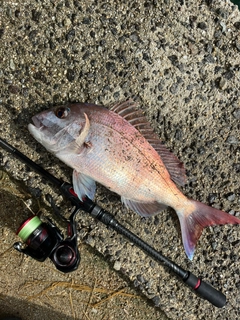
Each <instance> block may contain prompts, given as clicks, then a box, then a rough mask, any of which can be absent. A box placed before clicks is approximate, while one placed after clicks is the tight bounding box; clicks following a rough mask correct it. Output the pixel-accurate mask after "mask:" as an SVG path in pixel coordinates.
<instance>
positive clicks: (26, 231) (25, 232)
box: [18, 216, 42, 242]
mask: <svg viewBox="0 0 240 320" xmlns="http://www.w3.org/2000/svg"><path fill="white" fill-rule="evenodd" d="M41 224H42V221H41V220H40V219H39V218H38V217H37V216H34V217H32V218H31V219H30V220H29V221H26V222H25V223H24V224H23V226H22V228H21V230H20V231H19V232H18V236H19V237H20V238H21V239H22V241H23V242H26V241H27V239H28V237H29V236H30V235H31V234H32V233H33V231H34V230H36V229H37V228H38V227H39V226H40V225H41Z"/></svg>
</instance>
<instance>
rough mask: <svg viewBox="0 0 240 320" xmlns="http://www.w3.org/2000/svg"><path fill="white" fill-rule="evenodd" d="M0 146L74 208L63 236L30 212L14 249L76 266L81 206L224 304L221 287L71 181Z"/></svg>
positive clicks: (0, 143) (63, 267)
mask: <svg viewBox="0 0 240 320" xmlns="http://www.w3.org/2000/svg"><path fill="white" fill-rule="evenodd" d="M0 146H1V147H2V148H3V149H5V150H6V151H8V152H10V153H11V154H13V155H14V156H15V157H17V158H19V159H20V160H21V161H22V162H24V163H25V164H27V165H28V166H29V167H30V168H32V169H34V170H35V171H36V172H38V173H39V174H40V175H42V176H43V177H45V178H46V179H47V180H49V181H50V182H51V183H52V184H53V185H55V186H56V187H58V188H59V189H60V191H61V193H62V194H63V195H64V196H65V198H66V199H68V200H70V201H71V203H72V205H73V206H74V208H75V209H74V210H73V212H72V214H71V216H70V218H69V219H68V220H67V219H65V218H63V219H64V220H66V221H67V223H68V228H67V229H68V236H67V238H66V239H64V237H63V235H62V234H61V232H60V230H59V229H58V228H57V227H56V226H55V225H54V224H53V223H52V221H51V220H48V222H46V223H44V222H42V221H41V220H40V219H39V218H38V217H37V216H33V217H30V218H29V219H27V220H26V221H25V222H24V223H23V224H22V225H21V226H20V227H19V229H18V231H17V234H18V235H19V237H20V238H21V239H22V241H23V242H24V243H25V245H27V247H25V248H23V244H22V243H21V242H17V243H15V244H14V247H15V249H17V250H18V251H20V252H22V253H24V254H27V255H29V256H31V257H33V258H34V259H36V260H38V261H44V260H45V259H46V258H47V257H49V258H50V259H51V260H52V262H53V263H54V264H55V266H56V268H57V269H59V270H60V271H62V272H71V271H73V270H76V269H77V267H78V265H79V262H80V254H79V251H78V247H77V231H76V230H77V229H76V223H75V217H76V214H77V213H78V211H79V210H83V211H85V212H87V213H89V214H90V215H91V216H92V217H93V218H95V219H97V220H99V221H101V222H102V223H103V224H105V225H106V226H107V227H111V228H112V229H113V230H115V231H117V232H118V233H120V234H122V235H123V236H125V237H126V238H127V239H128V240H129V241H131V242H132V243H134V244H135V245H136V246H138V247H139V248H140V249H142V250H143V251H145V252H146V253H147V254H148V255H149V256H151V257H152V258H154V259H155V260H156V261H157V262H160V263H162V264H163V265H164V266H166V267H167V268H168V269H169V270H170V271H172V272H174V273H175V274H176V275H178V276H179V277H180V278H181V279H182V280H183V282H185V283H186V284H187V285H188V286H190V287H191V288H192V289H193V290H194V292H196V293H197V294H198V295H199V296H200V297H201V298H203V299H206V300H208V301H209V302H210V303H211V304H213V305H214V306H216V307H218V308H222V307H223V306H225V304H226V296H225V295H224V294H223V293H222V292H221V291H218V290H216V289H215V288H213V287H212V286H211V285H210V284H208V283H206V282H204V281H203V280H202V279H201V278H199V277H197V276H195V275H194V274H193V273H191V272H190V271H188V270H184V269H183V268H182V267H180V266H179V265H177V264H176V263H174V262H173V261H171V260H170V259H168V258H167V257H165V256H163V255H162V254H161V253H160V252H159V251H156V250H155V249H154V248H153V247H151V246H150V245H148V244H147V243H146V242H144V241H143V240H142V239H140V238H139V237H138V236H136V235H135V234H134V233H132V232H131V231H130V230H128V229H127V228H125V227H124V226H123V225H121V224H120V223H119V222H118V221H117V220H116V219H115V218H114V217H113V215H112V214H110V213H109V212H108V211H106V210H104V209H103V208H101V207H100V206H99V205H97V204H96V203H94V202H93V201H92V200H91V199H89V198H88V197H85V198H84V199H83V201H81V200H80V199H79V198H78V196H77V195H76V193H75V192H74V190H73V186H72V185H71V184H70V183H67V182H64V181H62V180H60V179H58V178H56V177H54V176H53V175H52V174H50V173H49V172H47V171H46V170H45V169H43V168H42V167H41V166H39V165H38V164H36V163H35V162H33V161H32V160H31V159H29V158H28V157H27V156H25V155H24V154H23V153H21V152H20V151H18V150H17V149H16V148H14V147H13V146H11V145H10V144H8V143H7V142H6V141H4V140H3V139H1V138H0ZM49 202H50V203H51V205H52V207H53V208H55V211H57V209H56V206H55V205H54V203H53V201H52V199H51V198H50V199H49ZM58 214H59V213H58Z"/></svg>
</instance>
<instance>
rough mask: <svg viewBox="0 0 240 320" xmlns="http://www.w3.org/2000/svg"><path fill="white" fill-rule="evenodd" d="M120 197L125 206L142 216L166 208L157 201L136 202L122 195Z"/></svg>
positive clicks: (156, 212)
mask: <svg viewBox="0 0 240 320" xmlns="http://www.w3.org/2000/svg"><path fill="white" fill-rule="evenodd" d="M121 199H122V202H123V203H124V204H125V206H126V207H127V208H129V209H131V210H133V211H135V212H137V213H138V214H139V215H140V216H142V217H150V216H155V215H156V214H158V213H159V212H161V211H162V210H164V209H166V208H167V207H166V206H165V205H164V204H161V203H159V202H157V201H154V202H138V201H134V200H130V199H127V198H124V197H122V198H121Z"/></svg>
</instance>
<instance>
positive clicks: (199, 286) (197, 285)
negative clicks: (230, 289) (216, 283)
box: [184, 271, 226, 308]
mask: <svg viewBox="0 0 240 320" xmlns="http://www.w3.org/2000/svg"><path fill="white" fill-rule="evenodd" d="M184 281H185V282H186V283H187V284H188V285H189V286H190V287H192V288H193V289H194V290H195V292H196V293H197V294H198V295H199V296H201V297H202V298H203V299H206V300H208V301H209V302H210V303H212V304H213V305H214V306H215V307H218V308H222V307H224V306H225V304H226V296H225V295H224V294H223V293H222V292H221V291H218V290H216V289H215V288H213V287H212V286H211V285H210V284H208V283H207V282H204V281H202V280H201V279H199V278H197V277H196V276H195V275H194V274H192V273H191V272H189V271H188V278H187V279H186V280H184Z"/></svg>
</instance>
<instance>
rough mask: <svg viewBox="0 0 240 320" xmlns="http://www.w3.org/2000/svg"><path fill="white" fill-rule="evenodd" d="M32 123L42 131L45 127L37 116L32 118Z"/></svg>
mask: <svg viewBox="0 0 240 320" xmlns="http://www.w3.org/2000/svg"><path fill="white" fill-rule="evenodd" d="M32 122H33V124H34V126H35V127H36V128H38V129H41V128H42V127H43V124H42V122H41V121H40V120H39V119H38V118H37V117H36V116H34V117H32Z"/></svg>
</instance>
